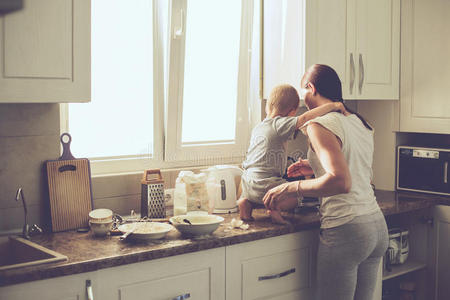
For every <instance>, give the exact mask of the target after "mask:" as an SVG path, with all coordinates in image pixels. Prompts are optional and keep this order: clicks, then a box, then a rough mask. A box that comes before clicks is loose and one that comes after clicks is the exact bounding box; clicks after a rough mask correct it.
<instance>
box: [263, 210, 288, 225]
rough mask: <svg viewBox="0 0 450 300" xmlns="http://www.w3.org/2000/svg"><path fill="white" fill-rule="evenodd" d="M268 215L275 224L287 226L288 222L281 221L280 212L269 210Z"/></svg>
mask: <svg viewBox="0 0 450 300" xmlns="http://www.w3.org/2000/svg"><path fill="white" fill-rule="evenodd" d="M268 212H269V215H270V217H271V218H272V222H273V223H275V224H283V225H284V224H289V222H288V221H286V220H285V219H283V217H282V216H281V214H280V212H279V211H277V210H269V211H268Z"/></svg>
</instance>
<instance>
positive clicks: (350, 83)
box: [305, 0, 357, 100]
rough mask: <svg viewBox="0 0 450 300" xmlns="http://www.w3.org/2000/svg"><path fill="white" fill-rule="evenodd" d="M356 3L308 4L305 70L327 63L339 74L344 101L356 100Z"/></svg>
mask: <svg viewBox="0 0 450 300" xmlns="http://www.w3.org/2000/svg"><path fill="white" fill-rule="evenodd" d="M355 1H356V0H307V1H306V30H305V35H306V42H305V49H306V68H308V67H309V66H311V65H313V64H326V65H329V66H331V67H333V69H335V70H336V72H337V73H338V75H339V78H340V79H341V81H342V93H343V98H344V99H345V100H348V99H356V96H357V95H356V88H355V86H356V77H355V76H356V69H355V68H356V62H357V61H356V59H357V57H356V53H355V52H354V51H355V45H356V32H355V21H356V20H355V18H354V16H355Z"/></svg>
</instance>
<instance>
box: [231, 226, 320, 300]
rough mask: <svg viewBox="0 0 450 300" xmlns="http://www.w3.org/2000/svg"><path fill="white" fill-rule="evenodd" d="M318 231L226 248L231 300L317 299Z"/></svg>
mask: <svg viewBox="0 0 450 300" xmlns="http://www.w3.org/2000/svg"><path fill="white" fill-rule="evenodd" d="M317 242H318V232H317V231H316V230H314V231H304V232H299V233H293V234H288V235H283V236H279V237H274V238H268V239H264V240H259V241H254V242H249V243H243V244H238V245H233V246H229V247H226V269H227V272H226V296H227V299H229V300H238V299H241V300H249V299H285V300H288V299H293V300H294V299H295V300H301V299H313V293H314V283H315V281H314V279H315V264H316V253H317Z"/></svg>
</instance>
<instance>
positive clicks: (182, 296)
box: [172, 293, 191, 300]
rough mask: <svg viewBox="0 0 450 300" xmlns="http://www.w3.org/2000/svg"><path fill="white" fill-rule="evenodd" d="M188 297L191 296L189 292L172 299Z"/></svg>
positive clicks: (178, 299) (182, 299) (181, 299)
mask: <svg viewBox="0 0 450 300" xmlns="http://www.w3.org/2000/svg"><path fill="white" fill-rule="evenodd" d="M189 298H191V294H190V293H186V294H184V295H179V296H176V297H175V298H173V299H172V300H184V299H189Z"/></svg>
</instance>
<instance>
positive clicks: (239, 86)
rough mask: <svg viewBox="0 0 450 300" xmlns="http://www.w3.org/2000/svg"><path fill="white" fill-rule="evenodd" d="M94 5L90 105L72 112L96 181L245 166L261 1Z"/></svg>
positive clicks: (75, 147)
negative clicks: (185, 168)
mask: <svg viewBox="0 0 450 300" xmlns="http://www.w3.org/2000/svg"><path fill="white" fill-rule="evenodd" d="M132 4H133V5H130V2H129V1H126V0H96V1H92V4H91V5H92V9H91V10H92V14H91V16H92V18H91V29H92V30H91V48H92V51H91V76H92V78H91V89H92V100H91V102H90V103H81V104H69V105H68V108H67V111H68V112H67V122H66V123H67V127H68V130H69V132H70V133H71V134H72V136H73V143H72V145H71V147H72V152H73V153H74V155H75V156H76V157H88V158H90V160H91V165H92V169H93V174H100V173H111V172H123V171H138V170H139V171H141V170H143V169H145V168H149V167H152V166H157V167H164V166H169V167H170V166H178V165H179V166H181V165H195V164H205V163H211V162H218V161H217V159H218V158H225V157H226V158H228V159H235V160H237V161H239V159H242V157H243V156H244V154H245V150H246V146H247V143H248V134H249V129H248V127H249V126H248V114H249V111H248V104H247V102H248V93H249V92H248V91H249V84H248V80H249V79H248V78H249V59H250V51H249V45H251V41H250V36H251V26H250V24H251V20H250V19H251V13H250V11H251V5H252V1H241V0H230V1H222V0H190V1H186V0H172V1H167V0H155V1H151V0H134V1H133V2H132Z"/></svg>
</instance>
